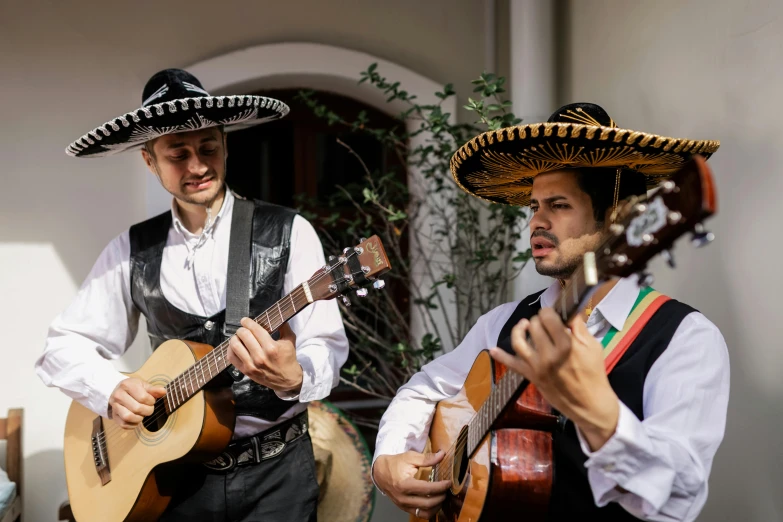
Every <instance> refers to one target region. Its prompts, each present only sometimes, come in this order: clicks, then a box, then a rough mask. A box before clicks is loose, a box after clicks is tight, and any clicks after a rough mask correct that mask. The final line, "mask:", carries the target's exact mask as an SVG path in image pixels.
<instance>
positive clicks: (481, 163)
mask: <svg viewBox="0 0 783 522" xmlns="http://www.w3.org/2000/svg"><path fill="white" fill-rule="evenodd" d="M719 146H720V142H718V141H705V140H689V139H680V138H668V137H665V136H658V135H655V134H650V133H646V132H638V131H633V130H627V129H621V128H619V127H617V125H616V124H615V122H614V120H613V119H612V118H610V117H609V114H608V113H607V112H606V111H605V110H604V109H603V108H602V107H600V106H598V105H595V104H593V103H572V104H569V105H565V106H563V107H561V108H559V109H558V110H557V111H555V112H554V113H553V114H552V116H550V117H549V119H548V120H547V121H546V122H545V123H533V124H528V125H520V126H515V127H506V128H503V129H499V130H496V131H489V132H485V133H483V134H480V135H478V136H476V137H475V138H473V139H472V140H470V141H469V142H468V143H466V144H465V145H463V146H462V147H460V148H459V150H457V152H456V153H454V155H453V156H452V158H451V174H452V176H453V177H454V180H455V181H456V182H457V185H459V187H460V188H462V189H463V190H464V191H465V192H468V193H469V194H472V195H474V196H476V197H478V198H481V199H484V200H487V201H491V202H495V203H504V204H508V205H520V206H526V205H528V204H529V203H530V190H531V188H532V186H533V178H534V177H535V176H536V175H537V174H541V173H543V172H550V171H553V170H560V169H569V168H570V169H573V168H590V167H616V168H623V169H630V170H634V171H637V172H639V173H641V174H643V175H644V176H645V178H646V181H647V186H648V188H652V187H653V186H655V185H656V184H657V183H659V182H660V181H661V180H663V179H666V178H668V177H669V176H671V175H672V174H673V173H675V172H676V171H677V170H678V169H679V168H680V167H681V166H682V165H683V164H684V163H685V162H686V161H687V160H688V159H690V158H691V156H693V155H694V154H700V155H702V156H704V157H705V158H709V157H710V156H711V155H712V154H713V153H714V152H715V151H716V150H718V147H719Z"/></svg>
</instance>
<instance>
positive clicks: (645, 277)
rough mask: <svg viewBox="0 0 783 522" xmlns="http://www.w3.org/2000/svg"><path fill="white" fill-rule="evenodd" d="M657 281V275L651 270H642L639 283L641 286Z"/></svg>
mask: <svg viewBox="0 0 783 522" xmlns="http://www.w3.org/2000/svg"><path fill="white" fill-rule="evenodd" d="M654 282H655V277H653V275H652V274H651V273H649V272H642V273H641V274H639V285H640V286H652V284H653V283H654Z"/></svg>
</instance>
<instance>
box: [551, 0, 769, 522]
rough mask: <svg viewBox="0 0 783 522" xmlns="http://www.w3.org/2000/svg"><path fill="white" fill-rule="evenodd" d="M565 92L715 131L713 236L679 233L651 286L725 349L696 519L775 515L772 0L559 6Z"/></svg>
mask: <svg viewBox="0 0 783 522" xmlns="http://www.w3.org/2000/svg"><path fill="white" fill-rule="evenodd" d="M568 7H569V11H570V13H569V15H568V18H567V20H566V22H565V24H564V27H563V28H562V32H563V37H564V38H565V39H566V40H567V41H568V43H567V53H566V56H567V58H568V60H567V63H566V68H565V73H566V78H565V85H564V90H563V92H564V94H565V99H563V100H562V102H563V103H565V102H572V101H592V102H596V103H599V104H601V105H602V106H603V107H604V108H606V109H607V110H608V111H609V113H610V115H611V116H612V117H613V118H614V120H615V121H616V122H618V125H620V126H621V127H626V128H631V129H639V130H647V131H650V132H656V133H660V134H663V135H666V136H676V137H687V138H693V139H717V140H720V141H721V147H720V149H719V150H718V151H717V153H716V154H715V155H714V156H713V159H711V160H710V161H709V162H710V164H711V165H712V168H713V169H714V174H715V178H716V182H717V190H718V197H719V213H718V215H717V216H716V217H715V218H714V219H712V220H711V221H710V222H709V223H708V224H709V227H711V230H712V231H713V232H715V234H716V236H717V239H716V240H715V242H714V244H713V245H711V246H710V247H707V248H705V249H702V250H694V249H692V248H691V247H690V246H689V245H688V244H687V242H686V241H682V242H681V243H679V246H678V248H677V250H676V251H675V256H676V258H677V260H678V262H679V264H678V267H677V270H675V271H672V270H669V269H668V268H667V267H665V265H664V264H663V263H661V262H657V263H656V264H655V267H654V268H655V273H656V275H657V283H656V286H657V288H658V289H659V290H661V291H663V292H666V293H669V294H670V295H672V296H673V297H675V298H677V299H680V300H683V301H685V302H687V303H689V304H690V305H692V306H694V307H696V308H697V309H699V310H701V311H702V312H703V313H704V314H705V315H706V316H707V317H709V318H710V319H711V320H712V321H713V322H715V323H716V324H717V325H718V327H719V328H720V329H721V331H722V332H723V334H724V336H725V338H726V341H727V344H728V346H729V352H730V357H731V398H730V404H729V414H728V427H727V432H726V437H725V439H724V442H723V445H722V446H721V448H720V449H719V451H718V454H717V457H716V460H715V464H714V468H713V471H712V475H711V480H710V494H709V500H708V502H707V506H706V507H705V509H704V511H703V513H702V515H701V517H700V518H699V520H701V521H713V520H715V521H719V520H747V521H764V522H766V521H772V520H783V496H781V494H780V492H781V490H783V466H781V463H782V461H781V451H780V448H779V442H778V440H779V428H780V426H781V421H780V419H781V416H782V415H783V406H781V405H783V379H781V378H780V370H781V368H783V364H782V363H783V350H781V348H782V347H781V332H783V329H781V327H780V323H778V322H777V318H776V313H777V311H778V310H779V309H780V305H779V302H780V296H781V295H782V294H783V277H781V275H780V273H779V267H778V263H779V262H780V260H781V258H783V246H781V242H780V239H779V238H780V234H781V228H780V226H781V223H783V205H781V204H780V198H781V195H783V175H782V174H783V173H781V168H780V166H779V163H780V151H781V150H783V134H782V133H781V132H780V125H781V115H782V114H783V111H781V104H780V101H781V93H783V58H782V57H783V3H781V2H779V1H763V0H753V1H750V0H749V1H742V2H738V1H733V0H698V1H697V0H692V1H677V0H672V1H660V0H659V1H657V2H628V1H625V0H616V1H599V0H579V1H571V2H569V4H568Z"/></svg>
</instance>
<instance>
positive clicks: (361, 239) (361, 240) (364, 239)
mask: <svg viewBox="0 0 783 522" xmlns="http://www.w3.org/2000/svg"><path fill="white" fill-rule="evenodd" d="M365 241H367V238H366V237H360V238H359V243H364V242H365Z"/></svg>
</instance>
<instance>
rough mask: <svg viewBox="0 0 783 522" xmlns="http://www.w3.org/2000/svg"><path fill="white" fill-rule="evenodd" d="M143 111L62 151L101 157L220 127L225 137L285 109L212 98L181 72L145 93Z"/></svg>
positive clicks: (162, 76) (160, 77) (248, 99)
mask: <svg viewBox="0 0 783 522" xmlns="http://www.w3.org/2000/svg"><path fill="white" fill-rule="evenodd" d="M142 100H143V101H142V103H141V107H140V108H138V109H136V110H134V111H131V112H128V113H126V114H124V115H122V116H119V117H117V118H113V119H111V120H109V121H108V122H106V123H104V124H103V125H100V126H98V127H96V128H95V129H93V130H91V131H90V132H88V133H87V134H85V135H84V136H82V137H81V138H79V139H78V140H76V141H74V142H73V143H71V144H70V145H69V146H68V148H66V149H65V152H66V154H68V155H69V156H74V157H80V158H83V157H90V158H95V157H101V156H108V155H110V154H116V153H118V152H124V151H127V150H132V149H136V148H139V147H141V145H142V144H143V143H145V142H146V141H149V140H151V139H155V138H157V137H160V136H163V135H164V134H173V133H176V132H187V131H194V130H200V129H206V128H209V127H216V126H218V125H222V126H224V127H225V128H226V130H227V131H230V130H235V129H238V128H246V127H250V126H252V125H257V124H259V123H263V122H265V121H269V120H274V119H278V118H282V117H283V116H285V115H286V114H288V110H289V109H288V106H287V105H286V104H285V103H283V102H281V101H279V100H275V99H272V98H266V97H264V96H249V95H239V96H236V95H235V96H211V95H210V94H209V93H208V92H207V91H206V90H205V89H204V87H203V86H202V85H201V82H199V81H198V79H197V78H196V77H195V76H193V75H192V74H190V73H189V72H187V71H183V70H182V69H166V70H163V71H160V72H158V73H156V74H155V75H153V76H152V78H150V79H149V81H148V82H147V85H146V86H145V87H144V91H143V93H142Z"/></svg>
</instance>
